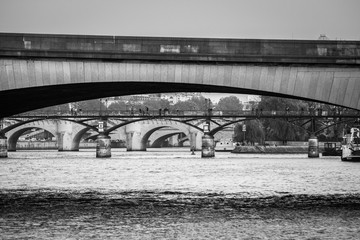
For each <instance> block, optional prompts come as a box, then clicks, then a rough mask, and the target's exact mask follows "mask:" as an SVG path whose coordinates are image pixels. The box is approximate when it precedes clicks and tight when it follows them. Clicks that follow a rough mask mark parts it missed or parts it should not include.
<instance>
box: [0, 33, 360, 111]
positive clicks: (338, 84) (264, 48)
mask: <svg viewBox="0 0 360 240" xmlns="http://www.w3.org/2000/svg"><path fill="white" fill-rule="evenodd" d="M164 92H220V93H245V94H258V95H272V96H280V97H290V98H297V99H308V100H313V101H318V102H323V103H330V104H334V105H338V106H344V107H348V108H353V109H360V94H359V92H360V41H329V40H265V39H261V40H259V39H207V38H159V37H120V36H79V35H48V34H23V33H17V34H13V33H0V102H1V103H3V104H2V106H1V110H0V118H1V117H8V116H11V115H14V114H18V113H22V112H26V111H29V110H34V109H38V108H42V107H46V106H53V105H57V104H62V103H67V102H75V101H81V100H88V99H94V98H102V97H109V96H121V95H131V94H144V93H164ZM4 103H5V104H4ZM25 103H26V104H25Z"/></svg>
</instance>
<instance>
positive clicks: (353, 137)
mask: <svg viewBox="0 0 360 240" xmlns="http://www.w3.org/2000/svg"><path fill="white" fill-rule="evenodd" d="M343 139H344V140H343V145H342V147H341V150H342V154H341V160H342V161H352V162H360V129H359V128H355V127H353V128H351V129H350V131H349V132H347V133H346V134H345V135H344V138H343Z"/></svg>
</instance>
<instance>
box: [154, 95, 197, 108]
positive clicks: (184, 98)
mask: <svg viewBox="0 0 360 240" xmlns="http://www.w3.org/2000/svg"><path fill="white" fill-rule="evenodd" d="M200 96H201V94H200V93H183V92H182V93H162V94H161V96H160V98H161V99H165V100H168V101H169V102H170V104H171V105H174V104H176V103H177V102H185V101H187V100H190V99H191V98H193V97H200Z"/></svg>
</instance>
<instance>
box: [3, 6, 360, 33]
mask: <svg viewBox="0 0 360 240" xmlns="http://www.w3.org/2000/svg"><path fill="white" fill-rule="evenodd" d="M359 11H360V0H0V32H11V33H49V34H80V35H111V36H114V35H116V36H160V37H205V38H240V39H318V38H319V36H320V34H325V35H326V36H327V37H328V38H329V39H331V40H339V39H341V40H360V14H359Z"/></svg>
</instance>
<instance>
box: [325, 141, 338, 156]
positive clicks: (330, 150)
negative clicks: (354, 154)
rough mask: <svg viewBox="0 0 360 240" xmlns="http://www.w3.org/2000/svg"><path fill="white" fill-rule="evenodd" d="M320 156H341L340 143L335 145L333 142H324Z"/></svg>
mask: <svg viewBox="0 0 360 240" xmlns="http://www.w3.org/2000/svg"><path fill="white" fill-rule="evenodd" d="M322 156H341V145H337V144H336V143H335V142H326V143H324V151H323V152H322Z"/></svg>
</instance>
